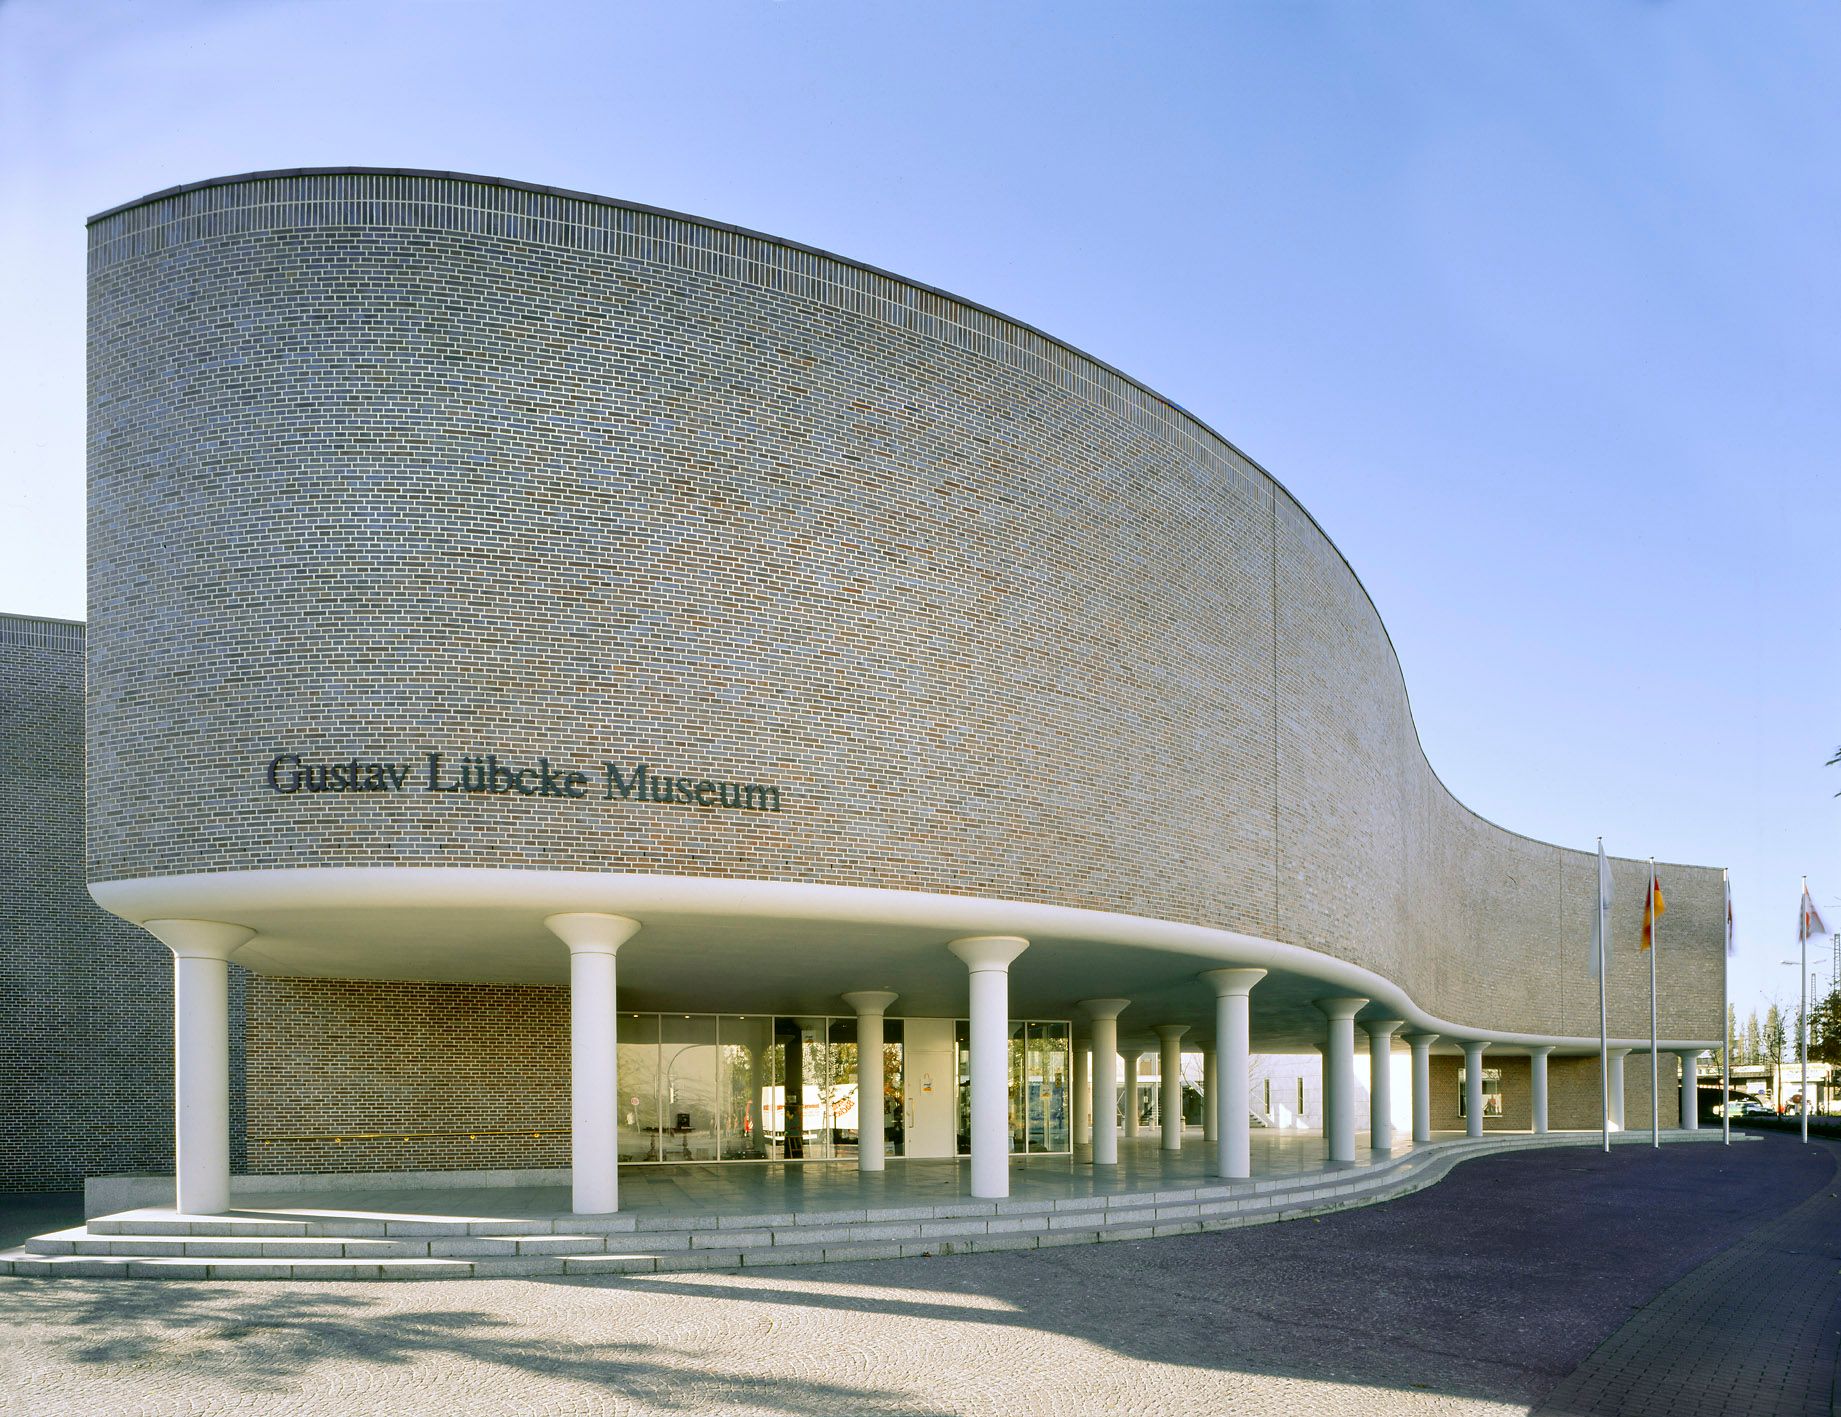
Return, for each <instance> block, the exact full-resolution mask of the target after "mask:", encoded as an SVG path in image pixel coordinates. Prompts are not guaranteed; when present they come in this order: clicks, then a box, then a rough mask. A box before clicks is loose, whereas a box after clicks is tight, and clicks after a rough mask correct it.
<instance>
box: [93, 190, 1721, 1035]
mask: <svg viewBox="0 0 1841 1417" xmlns="http://www.w3.org/2000/svg"><path fill="white" fill-rule="evenodd" d="M90 234H91V266H90V271H91V344H90V372H91V554H92V574H91V606H92V614H93V629H92V636H91V657H90V671H91V688H92V695H93V700H92V710H93V711H92V718H91V738H90V766H91V773H92V785H91V797H90V813H91V836H90V863H89V865H90V871H91V875H92V879H98V880H100V879H112V878H121V877H133V876H151V875H161V874H168V873H181V872H193V871H230V870H245V869H256V868H269V867H295V866H341V865H376V864H396V865H429V866H446V865H476V866H525V867H535V868H542V869H552V870H577V871H597V870H614V871H623V870H630V871H645V872H665V873H681V874H691V875H706V876H722V877H739V878H765V879H773V880H796V881H820V882H835V883H841V884H847V885H869V886H881V887H888V888H895V889H909V890H924V891H935V892H944V893H948V894H957V895H972V896H980V897H997V898H1004V899H1020V900H1030V901H1046V902H1050V903H1054V904H1063V905H1072V906H1083V907H1092V908H1098V909H1104V910H1116V911H1123V912H1127V913H1131V914H1135V915H1143V916H1149V917H1154V918H1162V919H1172V920H1181V921H1190V922H1195V923H1200V924H1205V925H1210V926H1217V927H1223V928H1227V929H1233V930H1240V931H1245V932H1248V933H1251V934H1254V935H1258V936H1262V937H1271V938H1277V939H1281V940H1286V941H1292V942H1296V943H1299V944H1304V945H1308V946H1310V947H1312V948H1315V949H1318V950H1320V951H1323V952H1325V953H1327V954H1330V955H1332V956H1336V957H1339V958H1342V959H1346V960H1351V961H1353V962H1356V963H1358V964H1362V965H1364V966H1367V967H1369V968H1372V969H1374V970H1376V971H1378V972H1380V973H1381V974H1383V975H1385V976H1387V977H1388V978H1390V979H1392V980H1395V981H1397V982H1398V983H1399V984H1401V985H1402V986H1403V987H1404V988H1405V989H1406V990H1407V991H1408V992H1409V993H1410V994H1411V995H1412V996H1413V997H1414V999H1415V1000H1416V1001H1417V1002H1418V1003H1420V1004H1421V1005H1422V1006H1423V1007H1425V1008H1426V1009H1428V1010H1429V1011H1431V1012H1432V1013H1434V1014H1436V1015H1438V1016H1441V1017H1443V1018H1447V1019H1450V1020H1452V1021H1454V1022H1456V1023H1458V1024H1462V1025H1468V1026H1472V1027H1479V1028H1504V1029H1513V1030H1524V1031H1530V1032H1542V1033H1556V1034H1571V1035H1575V1036H1584V1035H1587V1034H1590V1033H1593V1032H1595V1031H1596V1025H1597V1015H1596V996H1595V991H1594V990H1593V989H1592V986H1591V981H1590V979H1589V977H1588V976H1587V975H1586V973H1585V970H1584V968H1583V960H1584V951H1585V943H1584V942H1585V938H1586V930H1587V922H1588V920H1589V914H1590V908H1591V907H1590V901H1591V886H1592V880H1593V867H1592V862H1591V859H1590V858H1589V857H1587V856H1586V855H1584V854H1583V853H1580V852H1574V851H1566V850H1562V849H1560V848H1558V847H1555V846H1549V845H1545V844H1542V843H1539V842H1534V841H1530V840H1528V839H1526V838H1523V837H1520V836H1516V835H1514V834H1513V833H1511V832H1507V831H1504V830H1502V829H1500V828H1498V827H1495V826H1493V825H1491V824H1489V823H1487V822H1484V821H1482V820H1481V819H1479V818H1477V817H1476V816H1475V815H1474V814H1472V813H1470V812H1469V811H1468V810H1467V809H1465V808H1464V807H1463V806H1462V805H1461V804H1460V803H1457V802H1456V801H1454V800H1453V799H1452V798H1451V796H1450V794H1449V793H1447V792H1446V791H1445V789H1444V788H1443V786H1442V784H1440V783H1439V781H1438V779H1437V778H1436V776H1435V775H1434V774H1433V772H1432V770H1431V768H1430V767H1429V766H1428V765H1427V763H1426V761H1425V758H1424V756H1423V754H1422V752H1421V750H1420V746H1419V743H1418V739H1417V735H1416V733H1415V730H1414V728H1413V724H1412V719H1411V715H1410V711H1409V709H1408V705H1407V700H1406V695H1405V689H1404V685H1403V684H1402V681H1401V677H1400V671H1399V666H1398V663H1397V661H1396V659H1395V657H1394V654H1393V650H1392V647H1391V645H1390V643H1389V642H1388V640H1387V636H1386V633H1385V630H1384V628H1383V626H1382V624H1381V621H1380V618H1379V616H1378V614H1377V613H1376V611H1375V608H1374V606H1373V605H1372V604H1371V603H1370V601H1369V600H1368V598H1367V596H1366V594H1365V592H1364V591H1363V589H1362V587H1361V585H1360V583H1359V582H1358V581H1357V580H1356V578H1355V576H1354V573H1353V572H1352V571H1351V570H1350V568H1349V567H1348V566H1347V564H1346V563H1345V562H1344V561H1343V559H1342V557H1341V556H1340V554H1339V553H1338V552H1337V551H1336V549H1335V548H1334V546H1332V545H1331V544H1330V542H1329V541H1328V540H1327V539H1326V538H1325V537H1324V535H1323V534H1322V532H1321V531H1320V530H1319V529H1318V527H1317V526H1316V524H1315V523H1314V522H1313V521H1312V520H1311V519H1310V518H1309V517H1308V516H1307V515H1306V514H1305V513H1304V512H1303V510H1302V509H1301V508H1299V507H1298V506H1297V504H1296V503H1295V502H1294V501H1293V500H1292V499H1291V498H1290V497H1289V496H1288V495H1286V493H1285V492H1284V491H1283V489H1282V488H1280V487H1278V486H1277V485H1276V484H1275V483H1274V482H1273V481H1272V480H1271V479H1270V478H1269V477H1268V476H1267V475H1266V474H1265V473H1264V472H1263V471H1262V470H1261V469H1260V468H1259V467H1258V466H1257V465H1255V464H1254V463H1253V462H1252V461H1251V460H1249V459H1248V458H1246V457H1245V456H1244V455H1243V454H1241V453H1240V452H1239V451H1238V450H1237V449H1235V448H1233V447H1232V446H1231V445H1229V444H1228V443H1226V442H1225V441H1224V440H1222V439H1221V438H1219V437H1218V436H1217V435H1216V434H1214V433H1213V432H1212V431H1211V430H1209V429H1207V428H1206V427H1205V426H1203V425H1202V424H1200V423H1199V422H1197V421H1196V420H1194V419H1193V418H1191V417H1190V416H1188V415H1187V414H1185V413H1183V412H1182V411H1180V410H1178V409H1176V408H1174V407H1172V406H1171V405H1169V404H1168V403H1166V402H1165V401H1163V400H1162V399H1160V398H1159V397H1158V396H1157V395H1155V394H1154V393H1152V392H1150V391H1149V390H1146V389H1145V388H1143V387H1142V386H1141V385H1138V384H1136V383H1134V382H1133V381H1131V380H1130V379H1128V378H1126V377H1125V376H1123V375H1121V374H1119V373H1117V372H1116V371H1114V370H1111V369H1108V368H1106V367H1105V366H1103V365H1100V364H1098V363H1096V362H1095V361H1093V360H1091V359H1089V358H1087V357H1086V356H1084V355H1081V354H1079V353H1078V352H1076V351H1073V350H1070V349H1069V348H1067V347H1066V346H1063V345H1060V344H1058V343H1056V342H1055V341H1053V340H1051V339H1049V338H1047V337H1045V336H1043V335H1041V334H1040V333H1038V332H1036V331H1033V330H1029V329H1027V328H1025V327H1022V326H1019V325H1017V324H1015V323H1014V322H1011V321H1009V320H1006V319H1004V318H1003V317H1001V316H999V315H996V314H994V313H992V312H990V311H986V310H982V309H980V308H978V307H976V306H973V305H970V304H968V303H966V302H964V301H960V300H957V299H955V298H953V297H950V296H946V295H943V294H941V293H939V292H935V291H928V290H925V289H922V288H919V287H916V286H913V285H911V284H909V283H907V282H904V281H901V280H899V279H898V278H895V277H891V276H887V275H885V274H882V273H879V272H874V271H871V270H867V269H865V268H863V267H860V266H856V265H853V264H851V263H849V262H846V261H842V260H839V259H837V258H834V257H829V256H825V255H823V254H822V253H813V252H810V251H804V250H800V249H797V248H794V247H791V246H789V245H787V244H786V243H783V242H778V241H775V240H773V239H771V238H766V237H759V236H754V235H751V234H747V233H738V232H735V231H731V230H727V229H724V228H720V227H716V226H713V225H711V224H709V223H704V222H699V221H697V220H695V219H692V218H683V217H676V216H670V215H663V214H659V213H655V212H649V211H645V210H643V209H638V208H634V207H631V206H627V205H623V204H621V203H618V202H611V201H604V200H600V199H592V198H585V197H580V196H575V195H567V194H557V193H551V192H543V191H538V190H530V189H524V188H519V187H516V186H514V185H510V184H494V183H490V182H474V181H466V180H460V179H450V178H434V177H429V176H425V175H423V176H417V175H401V174H397V175H364V174H352V173H344V174H328V175H296V176H274V177H267V178H251V179H243V180H238V181H232V182H227V183H224V184H218V185H210V186H206V187H203V188H201V189H199V190H194V191H190V192H186V193H182V194H179V195H174V196H168V197H164V198H160V199H158V200H153V201H148V202H144V203H140V204H137V205H134V206H131V207H129V208H127V209H124V210H122V211H120V212H118V213H115V214H111V215H107V216H105V217H103V218H100V219H98V220H97V221H96V222H95V223H94V224H93V225H92V227H91V233H90ZM1122 259H1130V257H1129V256H1128V255H1127V256H1122ZM429 751H442V752H445V753H447V754H449V755H450V761H451V757H452V756H453V755H458V754H461V753H467V752H488V751H491V752H500V753H508V754H517V755H519V756H520V758H521V760H522V761H524V762H530V761H533V760H534V759H535V757H536V756H537V755H538V754H539V753H543V754H547V755H548V756H549V757H551V758H552V759H553V760H556V761H559V762H571V763H586V764H589V765H591V766H593V765H596V764H598V763H600V762H602V761H604V760H607V759H610V758H612V759H617V760H619V761H621V762H622V763H625V764H627V765H629V766H630V765H632V764H635V763H638V762H647V763H649V764H652V765H653V766H654V768H655V769H658V768H664V769H667V770H669V771H672V772H673V773H690V774H692V775H693V776H694V777H701V776H705V775H707V776H709V777H712V778H715V777H721V778H727V779H732V780H736V781H753V782H771V783H774V784H777V785H779V786H780V787H781V788H782V790H783V793H784V811H782V812H780V813H775V814H759V813H749V812H734V811H724V810H720V809H704V810H700V809H697V808H693V807H686V806H676V807H662V806H649V807H638V806H635V805H633V804H632V803H626V802H607V801H601V800H594V801H588V802H582V803H571V804H559V803H557V802H554V801H549V800H542V799H532V798H519V797H515V796H513V797H504V796H500V797H492V798H488V799H481V798H475V797H466V796H454V795H445V794H439V793H425V792H414V791H407V792H400V793H399V792H383V793H375V794H361V795H356V796H349V795H336V794H325V795H310V794H296V795H290V796H281V795H278V794H276V793H275V792H272V791H270V790H268V789H267V787H266V785H265V782H264V770H265V768H266V766H267V765H268V764H269V763H270V762H271V760H272V759H273V758H274V757H275V755H277V754H279V753H284V752H298V753H301V754H303V755H306V756H307V757H309V758H310V759H311V758H317V759H319V760H322V761H324V760H339V761H343V760H345V759H347V758H350V757H352V756H353V755H357V756H359V757H361V758H366V759H372V758H374V759H378V760H381V761H387V762H391V763H397V764H404V765H407V766H411V767H413V766H415V765H418V764H420V763H421V762H422V756H421V755H422V754H424V753H426V752H429ZM1676 766H1677V767H1678V769H1679V770H1681V771H1693V770H1694V769H1695V767H1696V764H1693V763H1684V764H1679V765H1676ZM1616 869H1617V888H1618V907H1617V914H1616V916H1615V918H1614V920H1613V933H1614V936H1615V939H1616V941H1617V943H1618V944H1619V945H1620V946H1621V948H1620V950H1619V957H1618V960H1617V963H1616V965H1615V966H1614V970H1613V980H1612V983H1613V999H1614V1000H1616V1001H1617V1003H1616V1009H1615V1012H1614V1015H1613V1018H1612V1021H1611V1026H1612V1030H1613V1032H1614V1033H1621V1034H1626V1035H1633V1034H1635V1033H1637V1032H1640V1031H1642V1030H1643V1027H1644V1025H1645V1024H1646V1017H1645V1016H1644V1014H1643V1010H1642V1009H1641V1007H1640V1001H1639V995H1640V991H1639V990H1638V989H1637V988H1636V986H1635V982H1634V981H1636V980H1637V978H1638V975H1639V973H1640V971H1641V961H1640V958H1639V957H1638V955H1637V952H1636V950H1635V948H1634V936H1635V930H1636V921H1637V914H1638V911H1639V908H1640V906H1639V895H1640V892H1639V889H1638V881H1639V880H1640V873H1641V870H1642V868H1641V867H1640V866H1639V865H1637V864H1636V863H1634V862H1620V863H1619V864H1618V865H1617V868H1616ZM1665 879H1666V880H1667V882H1668V889H1669V899H1670V905H1671V910H1670V913H1669V915H1668V917H1667V924H1666V928H1667V931H1668V935H1669V940H1670V948H1671V955H1670V960H1671V988H1670V989H1669V990H1668V992H1667V994H1666V996H1665V999H1664V1004H1663V1008H1664V1020H1663V1031H1664V1032H1665V1033H1666V1034H1668V1035H1670V1036H1676V1037H1696V1036H1698V1037H1707V1038H1712V1037H1716V1036H1717V1035H1718V1032H1719V1011H1720V1002H1719V1001H1720V987H1719V980H1720V969H1721V966H1722V952H1721V948H1720V940H1721V894H1720V883H1719V877H1718V874H1717V872H1713V871H1707V870H1702V869H1698V868H1690V867H1666V868H1665ZM1625 984H1628V985H1629V986H1630V987H1621V986H1623V985H1625ZM1070 1002H1071V1001H1070ZM1254 1009H1255V1012H1256V1014H1257V1012H1258V1010H1259V1001H1258V996H1257V994H1256V995H1255V1002H1254Z"/></svg>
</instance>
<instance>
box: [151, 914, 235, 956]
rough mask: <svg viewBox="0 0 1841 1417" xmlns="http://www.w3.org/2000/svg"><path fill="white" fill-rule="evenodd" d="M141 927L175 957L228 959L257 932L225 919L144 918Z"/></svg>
mask: <svg viewBox="0 0 1841 1417" xmlns="http://www.w3.org/2000/svg"><path fill="white" fill-rule="evenodd" d="M141 928H142V929H143V930H145V931H146V932H147V933H148V934H150V935H152V936H153V937H154V939H156V940H158V941H159V942H160V943H161V944H163V945H165V946H166V948H167V949H169V950H171V951H172V952H173V958H174V959H222V960H227V959H229V958H230V956H231V955H233V954H234V953H236V951H237V949H238V948H239V947H240V946H241V945H243V944H244V943H245V942H246V941H248V940H251V939H253V938H254V937H255V933H256V932H255V931H254V930H252V929H250V928H249V927H248V926H247V925H232V924H229V923H228V922H226V921H223V920H143V921H142V922H141Z"/></svg>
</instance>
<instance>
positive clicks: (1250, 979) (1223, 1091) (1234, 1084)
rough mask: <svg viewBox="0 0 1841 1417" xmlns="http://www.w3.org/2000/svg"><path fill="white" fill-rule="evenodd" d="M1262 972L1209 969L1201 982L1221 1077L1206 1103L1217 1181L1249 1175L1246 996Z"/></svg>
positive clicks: (1250, 1047)
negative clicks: (1208, 991)
mask: <svg viewBox="0 0 1841 1417" xmlns="http://www.w3.org/2000/svg"><path fill="white" fill-rule="evenodd" d="M1265 977H1266V971H1265V970H1263V969H1211V970H1209V971H1208V972H1207V973H1206V974H1204V975H1203V976H1202V982H1203V983H1204V984H1207V985H1208V986H1209V987H1210V988H1212V989H1213V990H1214V991H1215V1052H1216V1053H1217V1054H1218V1055H1219V1057H1218V1058H1217V1060H1216V1071H1217V1074H1218V1075H1219V1077H1220V1079H1221V1087H1220V1092H1219V1094H1218V1096H1217V1094H1216V1093H1215V1092H1213V1091H1212V1090H1211V1091H1210V1093H1209V1097H1208V1102H1209V1106H1210V1108H1211V1109H1212V1110H1213V1112H1214V1114H1215V1166H1214V1170H1215V1174H1216V1175H1217V1176H1220V1177H1221V1178H1222V1179H1223V1180H1229V1181H1235V1180H1244V1179H1246V1178H1247V1177H1248V1176H1250V1175H1252V1174H1253V1143H1252V1138H1251V1134H1250V1133H1251V1126H1252V1123H1251V1120H1250V1117H1249V1112H1250V1109H1249V1107H1248V1105H1247V1103H1248V1098H1247V1069H1248V1067H1249V1066H1251V1062H1250V1055H1251V1053H1252V1051H1253V1018H1252V1008H1253V1006H1252V1001H1251V999H1250V997H1249V996H1250V995H1251V994H1252V992H1253V986H1254V985H1255V984H1257V983H1259V981H1260V980H1262V979H1264V978H1265Z"/></svg>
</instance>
